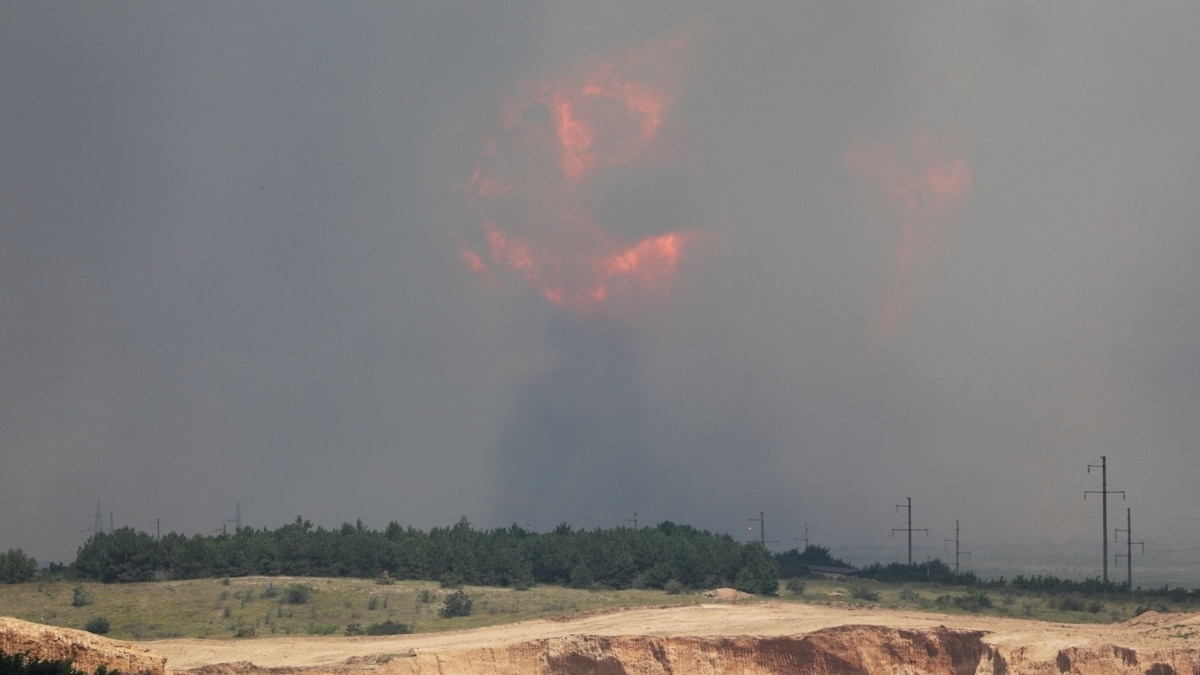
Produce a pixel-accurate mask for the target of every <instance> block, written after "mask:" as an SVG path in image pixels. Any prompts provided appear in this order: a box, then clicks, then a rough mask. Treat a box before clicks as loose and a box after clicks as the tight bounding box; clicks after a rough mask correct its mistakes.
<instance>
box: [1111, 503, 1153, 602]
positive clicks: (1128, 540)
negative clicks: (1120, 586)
mask: <svg viewBox="0 0 1200 675" xmlns="http://www.w3.org/2000/svg"><path fill="white" fill-rule="evenodd" d="M1120 532H1124V533H1125V555H1124V558H1125V565H1126V567H1125V584H1126V585H1127V586H1128V588H1129V592H1130V593H1132V592H1133V545H1134V544H1137V545H1138V546H1141V547H1142V555H1146V545H1145V544H1144V543H1142V542H1140V541H1134V540H1133V515H1132V509H1130V508H1129V507H1125V529H1124V530H1121V529H1117V530H1113V539H1114V541H1115V540H1116V539H1120V536H1119V533H1120ZM1120 557H1122V556H1121V554H1120V553H1117V554H1115V555H1114V556H1113V561H1114V562H1115V561H1116V559H1117V558H1120Z"/></svg>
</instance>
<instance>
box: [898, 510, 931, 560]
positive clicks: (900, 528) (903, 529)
mask: <svg viewBox="0 0 1200 675" xmlns="http://www.w3.org/2000/svg"><path fill="white" fill-rule="evenodd" d="M905 499H906V500H907V503H906V504H897V505H896V513H900V509H908V527H893V528H892V534H896V533H897V532H907V533H908V566H909V567H912V564H913V563H912V533H913V532H924V533H925V536H926V537H928V536H929V530H927V529H925V528H923V527H918V528H917V529H915V530H914V529H913V526H912V497H905Z"/></svg>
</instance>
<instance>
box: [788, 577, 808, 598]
mask: <svg viewBox="0 0 1200 675" xmlns="http://www.w3.org/2000/svg"><path fill="white" fill-rule="evenodd" d="M785 588H787V590H788V593H791V594H792V595H804V589H805V588H807V587H806V586H805V585H804V582H803V581H800V580H799V579H788V582H787V586H785Z"/></svg>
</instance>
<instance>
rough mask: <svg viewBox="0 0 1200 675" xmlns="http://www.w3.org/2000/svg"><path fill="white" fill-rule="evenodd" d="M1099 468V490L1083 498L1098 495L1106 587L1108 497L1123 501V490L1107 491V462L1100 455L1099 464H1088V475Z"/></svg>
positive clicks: (1084, 494) (1087, 493)
mask: <svg viewBox="0 0 1200 675" xmlns="http://www.w3.org/2000/svg"><path fill="white" fill-rule="evenodd" d="M1097 467H1099V468H1100V489H1099V490H1084V491H1083V498H1084V499H1087V496H1088V495H1089V494H1096V493H1099V494H1100V510H1101V517H1100V524H1101V526H1102V527H1103V531H1102V534H1103V535H1104V538H1103V539H1102V540H1101V541H1103V543H1104V546H1103V548H1102V549H1101V553H1102V555H1103V557H1104V585H1105V586H1107V585H1108V495H1109V494H1114V495H1115V494H1117V493H1118V492H1119V493H1121V499H1125V491H1124V490H1109V489H1108V460H1107V459H1106V458H1105V457H1104V456H1103V455H1101V456H1100V463H1099V464H1088V473H1091V472H1092V469H1094V468H1097Z"/></svg>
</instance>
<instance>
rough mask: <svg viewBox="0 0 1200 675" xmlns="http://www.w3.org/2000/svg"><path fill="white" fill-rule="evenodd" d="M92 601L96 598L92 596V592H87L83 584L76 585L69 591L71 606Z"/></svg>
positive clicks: (83, 604) (87, 603) (78, 605)
mask: <svg viewBox="0 0 1200 675" xmlns="http://www.w3.org/2000/svg"><path fill="white" fill-rule="evenodd" d="M94 602H96V598H95V597H93V596H92V594H91V593H89V592H88V590H87V589H86V588H84V587H83V586H76V587H75V589H74V590H73V591H71V606H72V607H84V606H86V605H90V604H92V603H94Z"/></svg>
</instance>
